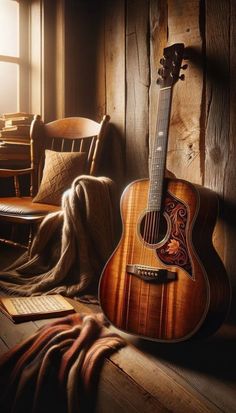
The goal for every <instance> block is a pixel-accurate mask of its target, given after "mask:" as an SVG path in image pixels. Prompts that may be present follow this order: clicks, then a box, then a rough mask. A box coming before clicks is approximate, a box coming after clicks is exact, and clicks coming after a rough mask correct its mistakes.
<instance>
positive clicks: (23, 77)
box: [0, 0, 29, 113]
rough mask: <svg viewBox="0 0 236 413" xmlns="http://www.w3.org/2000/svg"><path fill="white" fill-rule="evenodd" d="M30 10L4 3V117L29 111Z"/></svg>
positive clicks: (0, 46)
mask: <svg viewBox="0 0 236 413" xmlns="http://www.w3.org/2000/svg"><path fill="white" fill-rule="evenodd" d="M28 56H29V52H28V6H27V1H26V0H0V91H1V93H0V113H6V112H17V111H25V112H28V108H29V63H28V62H29V58H28Z"/></svg>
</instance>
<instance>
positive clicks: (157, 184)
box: [148, 87, 172, 211]
mask: <svg viewBox="0 0 236 413" xmlns="http://www.w3.org/2000/svg"><path fill="white" fill-rule="evenodd" d="M171 98H172V87H166V88H163V89H160V96H159V105H158V114H157V128H156V135H155V139H154V143H153V148H152V155H151V163H150V186H149V196H148V210H152V211H153V210H155V211H160V209H161V203H162V191H163V182H164V176H165V167H166V156H167V143H168V132H169V123H170V111H171Z"/></svg>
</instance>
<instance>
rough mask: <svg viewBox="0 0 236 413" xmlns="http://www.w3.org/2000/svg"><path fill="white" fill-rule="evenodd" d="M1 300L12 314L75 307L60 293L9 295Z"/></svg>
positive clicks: (49, 311)
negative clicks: (27, 295)
mask: <svg viewBox="0 0 236 413" xmlns="http://www.w3.org/2000/svg"><path fill="white" fill-rule="evenodd" d="M1 301H2V304H3V305H4V307H5V308H6V309H7V311H8V312H9V313H10V314H12V315H17V314H22V315H24V314H25V315H26V314H38V313H42V314H45V313H52V312H60V311H63V310H68V309H73V307H72V305H71V304H70V303H68V302H67V301H66V300H65V299H64V298H63V297H62V296H60V295H58V294H54V295H42V296H36V297H11V298H10V297H7V298H2V299H1Z"/></svg>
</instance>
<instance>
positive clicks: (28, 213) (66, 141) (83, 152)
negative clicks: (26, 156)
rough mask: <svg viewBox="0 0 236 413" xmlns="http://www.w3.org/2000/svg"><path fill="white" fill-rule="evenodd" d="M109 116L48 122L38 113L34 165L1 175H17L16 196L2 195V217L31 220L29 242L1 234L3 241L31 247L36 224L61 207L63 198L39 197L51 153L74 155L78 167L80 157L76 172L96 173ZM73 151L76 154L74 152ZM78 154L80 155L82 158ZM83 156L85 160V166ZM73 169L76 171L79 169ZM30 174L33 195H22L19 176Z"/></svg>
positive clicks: (0, 172)
mask: <svg viewBox="0 0 236 413" xmlns="http://www.w3.org/2000/svg"><path fill="white" fill-rule="evenodd" d="M109 120H110V117H109V116H108V115H105V116H104V117H103V119H102V121H101V123H97V122H95V121H93V120H91V119H87V118H83V117H70V118H64V119H59V120H55V121H53V122H50V123H47V124H44V123H43V122H42V121H41V118H40V116H39V115H36V116H35V118H34V120H33V122H32V124H31V128H30V147H31V166H30V167H29V168H25V169H17V170H15V169H0V178H9V177H12V178H13V182H14V191H15V196H11V197H0V221H2V222H4V223H6V222H9V223H11V224H24V225H25V224H28V225H29V228H30V231H29V239H28V243H27V242H26V244H25V243H24V244H22V243H19V242H16V241H15V240H12V239H10V240H9V239H8V240H7V239H5V238H3V237H2V238H0V242H4V243H6V244H9V245H13V246H17V247H22V248H25V249H27V248H29V246H30V245H31V242H32V236H33V231H34V228H35V226H37V225H35V224H38V223H39V222H40V221H42V219H43V218H44V217H45V215H46V214H48V213H49V212H53V211H58V210H60V202H59V203H58V202H56V203H55V202H52V203H50V200H49V202H48V200H46V202H45V201H44V199H43V200H38V195H39V194H40V193H41V189H42V186H41V185H43V182H44V183H45V179H46V178H47V177H46V176H45V168H46V162H47V156H49V155H50V156H55V157H56V158H58V157H62V160H63V162H64V160H68V159H69V160H70V159H72V162H73V168H74V169H75V168H77V164H76V160H79V163H78V173H77V170H76V176H77V175H81V174H91V175H96V173H97V169H98V165H99V160H100V155H101V149H102V144H103V140H104V137H105V135H106V132H107V126H108V122H109ZM72 152H73V154H72V155H71V156H70V153H72ZM68 154H69V155H68ZM45 155H46V161H45ZM78 157H80V158H79V159H78ZM81 159H82V161H83V162H82V164H83V166H82V167H81ZM65 162H67V161H65ZM47 167H51V158H50V159H48V162H47ZM57 167H58V166H57ZM64 167H65V168H64V169H65V173H66V174H68V170H69V168H67V164H65V165H64ZM59 169H60V173H59V174H58V176H59V179H61V178H62V179H63V176H61V167H60V166H59ZM62 169H63V168H62ZM73 173H74V174H75V170H73ZM26 174H29V175H30V191H29V195H30V196H22V194H21V188H20V186H21V185H20V183H19V180H20V179H21V178H20V177H21V176H22V175H26ZM69 178H70V177H69ZM42 180H43V182H42ZM52 180H53V178H52ZM72 180H73V179H72ZM69 186H70V185H69ZM44 189H45V188H44ZM53 192H54V191H53ZM52 195H54V194H52ZM57 195H58V194H57ZM49 198H50V197H49ZM17 226H18V225H17ZM12 228H14V225H12ZM18 228H19V227H18ZM11 238H12V237H11Z"/></svg>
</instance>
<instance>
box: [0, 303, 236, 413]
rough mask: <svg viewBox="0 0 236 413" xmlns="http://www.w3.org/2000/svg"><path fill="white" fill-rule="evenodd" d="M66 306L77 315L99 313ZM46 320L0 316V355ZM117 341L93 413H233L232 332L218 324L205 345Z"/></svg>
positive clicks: (235, 339) (235, 364)
mask: <svg viewBox="0 0 236 413" xmlns="http://www.w3.org/2000/svg"><path fill="white" fill-rule="evenodd" d="M69 301H70V302H72V304H73V305H74V307H75V309H76V311H79V312H80V311H82V312H85V311H86V312H91V311H92V312H93V311H96V312H97V311H100V310H99V307H98V306H88V305H84V304H81V303H78V302H76V301H73V300H69ZM47 321H48V320H39V321H35V322H26V323H21V324H13V323H12V322H11V321H10V320H9V319H8V318H7V317H5V316H4V315H3V314H1V313H0V337H1V338H0V352H1V353H4V352H5V351H6V350H7V349H8V348H11V347H12V346H13V345H14V344H16V343H17V342H20V341H21V340H22V339H24V338H26V337H28V336H29V335H30V334H32V333H33V332H35V331H36V330H37V328H38V327H39V326H41V325H43V324H45V323H47ZM110 329H112V330H115V329H114V328H113V327H110ZM116 331H117V330H116ZM121 334H122V333H121ZM122 336H123V337H125V338H126V339H127V343H128V345H127V346H126V347H124V348H122V349H121V350H119V351H118V352H116V353H115V354H113V355H112V356H111V357H110V358H108V359H106V360H105V362H104V366H103V368H102V372H101V376H100V381H99V387H98V399H97V409H96V412H97V413H149V412H150V413H158V412H179V413H192V412H194V413H201V412H202V413H204V412H208V413H210V412H218V413H219V412H227V413H233V412H236V357H235V351H236V328H235V327H232V326H228V325H224V326H223V327H222V328H221V329H220V330H219V332H218V333H217V334H216V335H214V336H212V337H211V338H208V339H207V340H198V341H189V342H185V343H178V344H160V343H154V342H148V341H144V340H139V339H136V338H134V337H131V336H129V335H126V334H122Z"/></svg>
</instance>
